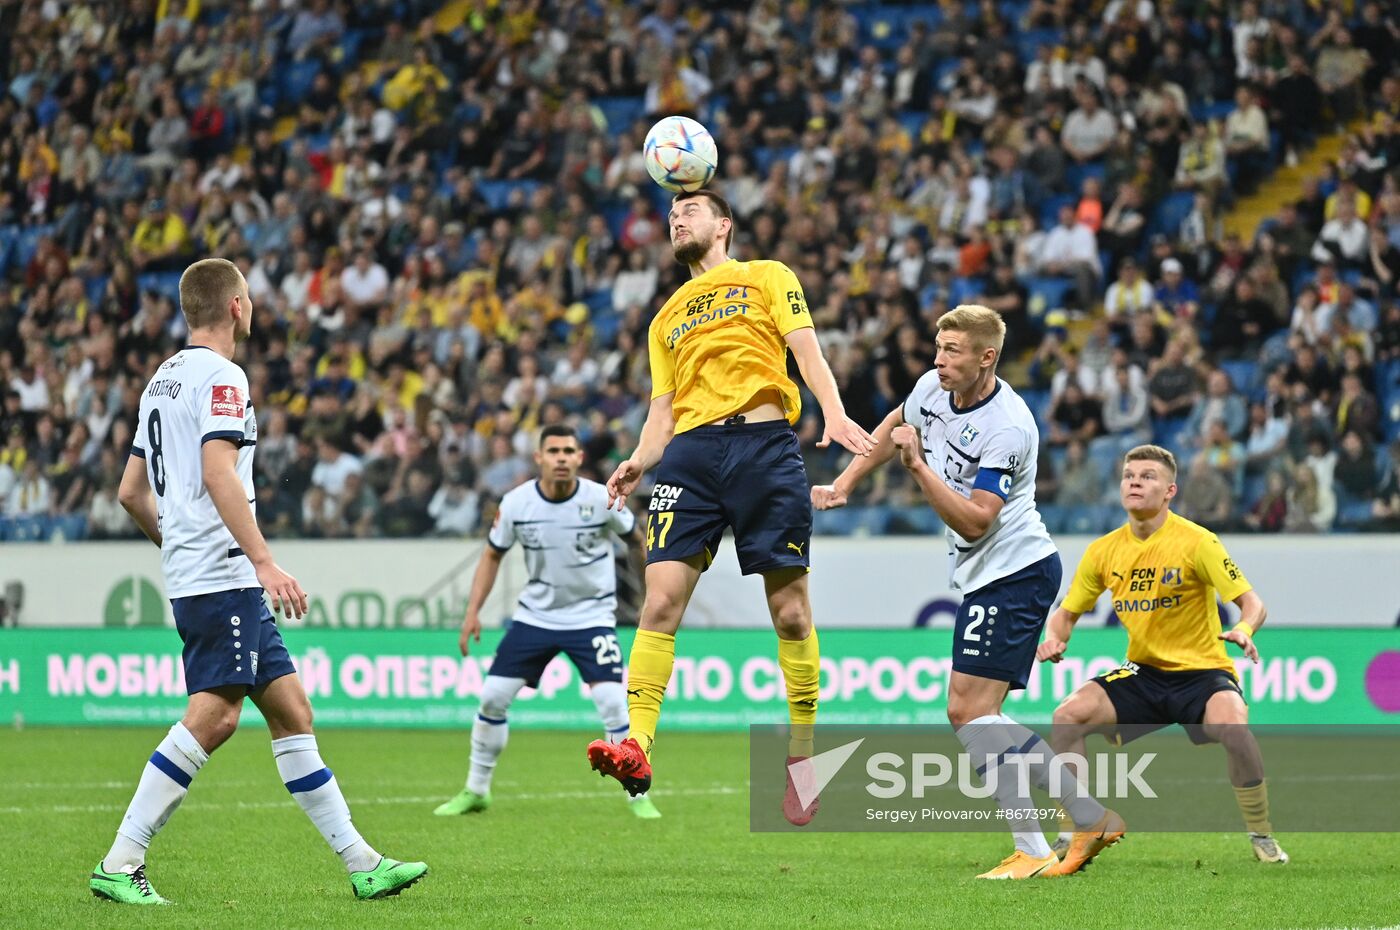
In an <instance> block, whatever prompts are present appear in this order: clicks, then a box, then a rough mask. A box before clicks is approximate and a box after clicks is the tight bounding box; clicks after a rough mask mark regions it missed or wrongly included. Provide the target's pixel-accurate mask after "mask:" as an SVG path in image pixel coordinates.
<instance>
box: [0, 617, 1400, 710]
mask: <svg viewBox="0 0 1400 930" xmlns="http://www.w3.org/2000/svg"><path fill="white" fill-rule="evenodd" d="M950 635H951V634H950V631H948V630H946V629H913V630H823V631H822V634H821V636H822V643H821V645H822V691H821V711H820V717H819V719H820V720H821V722H823V723H841V724H868V723H889V724H914V723H942V722H944V719H945V718H944V707H945V705H946V697H947V681H948V675H949V672H950V668H951V659H950V658H949V655H948V652H949V637H950ZM500 637H501V633H500V631H487V632H485V633H483V635H482V642H481V643H480V644H479V646H475V648H474V649H473V652H474V654H473V655H472V656H470V657H467V658H463V657H462V656H460V655H458V654H457V637H456V634H455V632H453V631H403V630H398V631H393V630H389V631H385V630H374V631H370V630H366V631H357V630H324V629H319V630H318V629H301V630H291V631H288V633H287V639H288V646H289V648H290V649H291V651H292V656H293V659H294V661H295V662H296V664H297V667H298V669H299V670H300V673H301V676H302V680H303V683H304V684H305V686H306V690H307V692H308V693H309V694H310V695H311V700H312V703H313V704H314V705H315V708H316V722H317V725H318V726H366V727H368V726H383V727H469V726H470V725H471V720H472V717H473V715H474V714H475V710H476V703H477V697H478V696H479V694H480V692H481V683H482V680H483V678H484V677H485V675H486V674H487V669H489V667H490V657H491V654H492V651H493V650H494V649H495V646H496V643H497V642H499V640H500ZM619 638H620V639H621V640H622V642H623V644H624V646H628V645H630V642H631V638H632V632H631V631H630V630H622V631H619ZM1125 642H1126V635H1125V634H1124V633H1123V632H1122V631H1121V630H1116V629H1107V630H1104V629H1085V630H1080V631H1079V632H1078V633H1076V634H1075V637H1074V641H1073V642H1072V643H1071V646H1070V655H1069V656H1068V657H1067V658H1066V659H1065V661H1064V662H1061V663H1060V664H1059V665H1043V664H1037V665H1036V668H1035V672H1034V675H1033V677H1032V679H1031V681H1030V682H1029V684H1028V687H1027V689H1026V690H1025V691H1023V692H1017V693H1015V694H1013V696H1012V699H1011V700H1010V701H1009V702H1008V704H1007V712H1008V713H1010V714H1011V715H1013V716H1015V717H1017V718H1018V719H1020V720H1023V721H1025V722H1027V723H1044V722H1048V721H1049V719H1050V715H1051V713H1052V712H1053V710H1054V708H1055V706H1056V704H1058V703H1059V702H1060V701H1061V700H1062V699H1063V698H1064V697H1065V696H1066V695H1068V694H1069V693H1070V692H1071V691H1072V690H1073V689H1074V688H1075V687H1076V686H1077V685H1078V684H1079V683H1081V682H1082V681H1083V680H1085V679H1086V678H1088V677H1092V676H1094V675H1098V674H1102V673H1103V672H1106V671H1108V670H1110V669H1112V668H1114V667H1116V666H1117V665H1118V664H1119V662H1120V660H1121V657H1122V654H1123V649H1124V645H1125ZM1258 643H1259V648H1260V651H1261V653H1262V654H1263V662H1262V663H1261V664H1260V665H1258V666H1251V665H1249V663H1248V662H1247V661H1246V660H1244V659H1240V660H1239V662H1238V663H1237V664H1238V666H1239V667H1240V668H1241V672H1242V674H1241V684H1242V687H1243V690H1244V695H1245V698H1246V699H1247V700H1248V701H1249V702H1250V705H1251V715H1250V716H1251V719H1252V720H1253V721H1254V722H1257V723H1400V631H1397V630H1394V629H1380V630H1337V629H1333V630H1303V629H1265V630H1263V631H1261V633H1260V635H1259V640H1258ZM1231 648H1232V649H1233V647H1231ZM676 652H677V655H676V666H675V673H674V675H673V676H672V681H671V686H670V689H669V691H668V694H667V700H666V705H665V708H664V710H663V717H662V720H663V723H662V725H663V726H664V727H668V728H674V729H689V730H723V729H736V728H740V727H745V726H748V725H749V724H751V723H769V722H775V721H778V720H782V719H783V718H784V715H785V698H784V693H783V685H782V679H781V677H780V675H779V672H778V664H777V650H776V646H775V642H774V638H773V634H772V633H771V632H768V631H762V630H683V631H682V632H681V635H680V636H679V638H678V641H677V649H676ZM184 704H185V687H184V675H183V671H182V669H181V666H180V641H179V638H178V636H177V635H176V634H175V633H174V631H171V630H166V629H130V630H112V629H95V630H64V629H47V630H44V629H14V630H0V724H3V725H9V724H11V723H15V724H39V725H65V724H81V725H100V724H113V725H142V724H147V725H155V724H163V723H168V722H169V721H171V720H174V719H177V718H178V717H179V716H180V715H181V713H182V712H183V709H184ZM248 710H249V712H250V713H252V712H253V708H252V707H251V706H250V707H249V708H248ZM511 722H512V723H513V724H516V725H521V726H534V727H551V728H561V729H596V727H597V726H598V723H597V714H596V712H595V710H594V707H593V702H592V701H591V700H590V699H589V697H588V694H587V690H586V688H585V687H584V683H583V682H581V681H580V680H579V676H578V673H577V671H576V670H575V669H574V668H573V666H572V665H570V664H569V663H568V662H567V661H566V660H564V659H563V658H559V659H556V660H555V661H554V662H553V663H551V665H550V666H549V667H548V668H547V669H546V670H545V672H544V674H543V676H542V677H541V680H540V682H539V687H538V688H536V689H527V690H526V691H524V692H522V693H521V696H520V698H519V699H518V700H517V701H516V703H515V704H514V705H513V706H512V708H511Z"/></svg>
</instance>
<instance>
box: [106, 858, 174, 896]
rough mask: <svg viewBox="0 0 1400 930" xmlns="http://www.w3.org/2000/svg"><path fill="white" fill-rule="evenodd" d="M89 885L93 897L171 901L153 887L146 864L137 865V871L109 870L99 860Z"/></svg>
mask: <svg viewBox="0 0 1400 930" xmlns="http://www.w3.org/2000/svg"><path fill="white" fill-rule="evenodd" d="M88 887H89V888H91V889H92V896H93V897H95V898H106V899H107V900H108V901H116V902H117V903H118V904H169V903H170V902H169V901H167V900H166V899H165V898H162V897H161V896H160V895H158V894H156V890H155V889H154V888H152V887H151V883H150V881H149V880H148V879H147V878H146V867H145V866H144V865H142V866H137V868H136V871H135V872H108V871H107V870H105V869H103V868H102V863H101V862H99V863H97V866H96V867H95V868H94V869H93V870H92V877H91V878H90V879H88Z"/></svg>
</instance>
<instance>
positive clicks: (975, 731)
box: [957, 714, 1050, 859]
mask: <svg viewBox="0 0 1400 930" xmlns="http://www.w3.org/2000/svg"><path fill="white" fill-rule="evenodd" d="M1002 719H1003V718H1002V717H1001V716H998V715H995V714H988V715H986V716H983V717H978V718H977V719H976V720H971V721H969V722H967V723H965V724H963V725H962V726H961V727H959V728H958V731H957V735H958V740H959V741H960V742H961V743H962V744H963V746H964V748H966V749H967V752H968V755H969V756H971V761H972V764H973V765H974V766H976V767H977V768H978V769H979V770H981V769H982V767H983V766H987V771H986V773H985V777H987V778H992V777H995V778H996V791H995V794H996V799H997V804H998V805H1000V807H1001V809H1002V811H1003V812H1005V814H1006V822H1007V824H1008V825H1009V826H1010V828H1011V836H1012V838H1013V839H1015V841H1016V848H1017V849H1019V850H1020V851H1021V852H1023V853H1025V854H1026V855H1028V856H1034V857H1035V858H1037V859H1044V858H1045V857H1047V856H1049V855H1050V844H1049V843H1047V842H1045V834H1044V833H1042V832H1041V830H1040V824H1039V823H1038V822H1037V821H1036V820H1035V818H1034V817H1032V816H1030V813H1029V811H1030V808H1031V806H1032V803H1031V798H1030V791H1029V788H1030V785H1029V784H1027V785H1026V788H1027V790H1026V791H1025V792H1024V793H1023V792H1022V791H1021V786H1020V785H1019V784H1018V782H1019V781H1020V777H1019V773H1018V772H1017V770H1016V768H1015V767H1014V766H1010V765H1005V764H1004V761H1005V757H1006V756H1007V755H1015V754H1018V753H1021V752H1025V751H1028V750H1029V749H1031V748H1033V746H1034V744H1033V742H1028V741H1026V740H1023V741H1022V742H1014V741H1013V733H1011V732H1008V728H1007V727H1006V726H1005V725H1004V724H1003V723H1002ZM1008 719H1009V718H1008ZM1021 729H1023V730H1024V729H1025V728H1024V727H1022V728H1021ZM1025 732H1026V733H1029V734H1030V737H1031V739H1032V740H1039V739H1040V737H1038V736H1036V735H1035V734H1034V733H1031V732H1030V731H1029V730H1026V731H1025ZM989 757H990V761H989ZM993 768H995V771H996V774H995V776H993Z"/></svg>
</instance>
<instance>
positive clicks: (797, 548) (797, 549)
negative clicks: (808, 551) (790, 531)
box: [787, 542, 807, 555]
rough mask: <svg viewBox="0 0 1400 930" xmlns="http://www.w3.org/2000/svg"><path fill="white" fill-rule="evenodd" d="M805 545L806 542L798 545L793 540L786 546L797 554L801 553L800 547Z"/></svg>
mask: <svg viewBox="0 0 1400 930" xmlns="http://www.w3.org/2000/svg"><path fill="white" fill-rule="evenodd" d="M805 545H807V544H806V543H803V544H802V545H801V546H799V545H798V544H797V543H795V542H790V543H788V544H787V547H788V548H789V549H791V550H792V551H793V552H796V553H797V554H798V555H801V554H802V547H803V546H805Z"/></svg>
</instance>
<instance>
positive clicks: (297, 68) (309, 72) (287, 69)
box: [278, 58, 321, 105]
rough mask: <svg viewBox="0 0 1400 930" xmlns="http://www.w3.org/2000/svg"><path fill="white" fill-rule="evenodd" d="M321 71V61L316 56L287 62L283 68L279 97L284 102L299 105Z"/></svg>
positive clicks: (309, 91)
mask: <svg viewBox="0 0 1400 930" xmlns="http://www.w3.org/2000/svg"><path fill="white" fill-rule="evenodd" d="M320 71H321V62H320V61H318V60H316V59H314V58H310V59H307V60H306V61H293V62H290V63H288V64H286V65H285V66H283V67H282V69H281V72H282V73H281V75H280V77H281V81H280V86H279V88H278V97H279V98H280V99H281V100H282V101H283V102H284V103H289V104H293V105H299V104H300V103H301V102H302V101H303V100H305V99H306V96H307V94H309V93H311V85H312V83H313V82H315V80H316V75H317V74H319V73H320Z"/></svg>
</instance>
